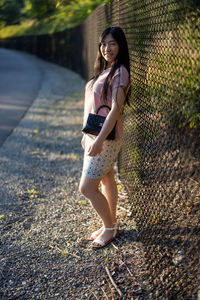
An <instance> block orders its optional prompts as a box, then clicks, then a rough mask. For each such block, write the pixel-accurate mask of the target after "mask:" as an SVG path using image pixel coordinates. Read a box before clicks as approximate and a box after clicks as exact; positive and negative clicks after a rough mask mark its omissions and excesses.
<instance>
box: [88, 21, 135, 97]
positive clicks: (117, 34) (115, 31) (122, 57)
mask: <svg viewBox="0 0 200 300" xmlns="http://www.w3.org/2000/svg"><path fill="white" fill-rule="evenodd" d="M108 34H111V35H112V37H113V38H114V40H115V41H116V42H117V44H118V46H119V53H118V55H117V57H116V59H115V62H114V64H113V65H112V67H111V70H110V72H109V74H108V76H107V78H106V80H105V82H104V85H103V87H102V90H101V97H102V98H103V99H104V101H106V99H107V92H108V88H109V85H110V83H111V80H112V77H113V75H114V74H115V72H116V70H117V69H118V68H119V67H120V66H121V65H124V66H125V68H126V69H127V71H128V73H129V78H130V62H129V52H128V45H127V41H126V37H125V34H124V32H123V30H122V29H121V27H119V26H109V27H107V28H106V29H105V30H104V31H103V32H102V34H101V36H100V39H99V50H98V53H97V57H96V61H95V65H94V80H93V83H94V82H95V81H96V80H97V78H98V77H99V75H100V74H101V73H102V72H103V71H104V70H105V69H106V68H107V61H106V60H105V59H104V57H103V56H102V54H101V50H100V48H101V43H102V41H103V39H104V38H105V37H106V36H107V35H108ZM125 102H127V103H128V95H127V96H126V99H125Z"/></svg>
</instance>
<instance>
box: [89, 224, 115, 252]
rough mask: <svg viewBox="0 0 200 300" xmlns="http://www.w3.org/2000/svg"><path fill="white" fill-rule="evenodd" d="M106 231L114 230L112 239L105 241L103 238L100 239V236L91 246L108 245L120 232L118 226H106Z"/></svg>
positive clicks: (100, 246) (101, 246)
mask: <svg viewBox="0 0 200 300" xmlns="http://www.w3.org/2000/svg"><path fill="white" fill-rule="evenodd" d="M104 230H105V231H107V230H114V232H113V236H112V238H111V239H109V240H107V241H103V240H101V239H98V237H97V238H96V239H95V240H94V241H93V242H92V244H91V246H92V247H93V248H103V247H105V246H107V245H108V244H109V243H110V242H112V241H113V240H114V238H115V237H116V236H117V234H119V231H118V228H117V227H113V228H104Z"/></svg>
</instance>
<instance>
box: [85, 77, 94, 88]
mask: <svg viewBox="0 0 200 300" xmlns="http://www.w3.org/2000/svg"><path fill="white" fill-rule="evenodd" d="M93 80H94V78H92V79H90V80H89V81H88V82H87V83H86V86H85V89H86V90H87V89H91V88H92V85H93V84H92V83H93Z"/></svg>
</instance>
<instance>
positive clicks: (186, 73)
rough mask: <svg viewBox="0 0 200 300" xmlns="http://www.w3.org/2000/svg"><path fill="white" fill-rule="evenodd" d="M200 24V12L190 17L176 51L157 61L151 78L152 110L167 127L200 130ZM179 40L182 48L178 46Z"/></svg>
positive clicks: (181, 27) (179, 33)
mask: <svg viewBox="0 0 200 300" xmlns="http://www.w3.org/2000/svg"><path fill="white" fill-rule="evenodd" d="M199 24H200V18H199V13H198V11H197V12H194V13H191V14H190V15H189V16H188V17H186V20H185V22H184V24H181V25H179V26H178V28H177V31H176V32H175V34H176V40H175V41H173V38H172V41H171V43H172V44H171V47H172V50H169V51H168V52H167V53H165V54H164V55H163V56H162V55H160V57H157V58H154V60H155V66H154V72H152V73H151V72H150V73H148V74H147V80H148V82H149V85H150V94H151V102H150V103H149V110H151V111H152V112H153V113H154V114H157V116H158V115H159V114H160V117H159V118H158V119H159V122H160V123H162V124H163V125H166V126H174V127H179V128H180V127H189V128H192V129H198V128H200V86H199V78H200V65H199V61H200V52H199V49H200V39H199V28H198V26H199ZM177 40H180V41H181V44H177ZM181 46H182V48H183V50H182V49H181ZM176 47H177V49H176ZM180 49H181V50H180ZM186 49H187V50H186ZM174 53H177V54H178V55H174ZM156 70H157V71H156ZM158 78H162V82H163V83H164V84H160V83H159V80H158ZM169 80H170V84H169V86H168V84H167V82H168V81H169ZM165 83H166V85H165Z"/></svg>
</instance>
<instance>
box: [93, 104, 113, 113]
mask: <svg viewBox="0 0 200 300" xmlns="http://www.w3.org/2000/svg"><path fill="white" fill-rule="evenodd" d="M103 107H106V108H108V109H109V110H111V108H110V107H109V106H108V105H101V106H99V107H98V108H97V110H96V114H97V115H98V112H99V111H100V109H102V108H103Z"/></svg>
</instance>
